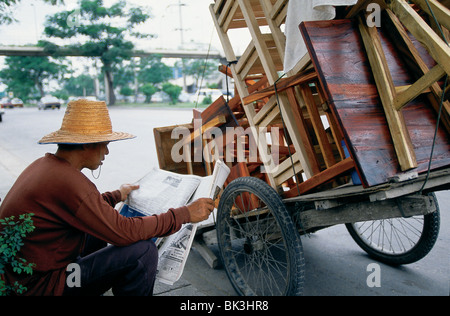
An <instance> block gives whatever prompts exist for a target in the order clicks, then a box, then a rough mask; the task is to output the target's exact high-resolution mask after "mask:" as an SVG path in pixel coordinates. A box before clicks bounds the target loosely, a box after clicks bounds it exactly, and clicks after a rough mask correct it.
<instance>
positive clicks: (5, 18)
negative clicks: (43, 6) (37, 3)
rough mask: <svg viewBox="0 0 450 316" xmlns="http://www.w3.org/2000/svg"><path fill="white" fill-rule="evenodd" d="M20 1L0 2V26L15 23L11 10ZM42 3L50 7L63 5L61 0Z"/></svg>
mask: <svg viewBox="0 0 450 316" xmlns="http://www.w3.org/2000/svg"><path fill="white" fill-rule="evenodd" d="M19 2H20V0H0V24H11V23H13V22H16V19H15V18H14V16H13V12H12V9H13V7H14V6H15V5H16V4H18V3H19ZM44 2H47V3H50V4H52V5H56V4H59V3H60V4H64V1H63V0H59V1H58V0H44Z"/></svg>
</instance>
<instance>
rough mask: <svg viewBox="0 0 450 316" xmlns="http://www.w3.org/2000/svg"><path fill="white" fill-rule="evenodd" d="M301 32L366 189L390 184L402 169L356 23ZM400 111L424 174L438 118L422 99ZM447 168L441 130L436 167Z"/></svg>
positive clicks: (448, 155) (400, 69) (393, 63)
mask: <svg viewBox="0 0 450 316" xmlns="http://www.w3.org/2000/svg"><path fill="white" fill-rule="evenodd" d="M300 30H301V32H302V35H303V38H304V40H305V42H306V44H307V46H308V50H309V53H310V56H311V58H312V60H313V63H314V66H315V68H316V71H317V72H318V74H319V78H320V82H321V84H322V86H323V88H324V90H325V92H326V93H327V96H328V98H329V101H330V105H331V108H332V111H333V114H334V115H335V116H336V119H337V121H338V122H339V123H340V125H341V128H342V131H343V133H344V136H345V140H346V143H347V146H348V147H349V150H350V153H351V155H352V158H353V159H354V161H355V162H356V165H357V171H358V174H359V175H360V177H361V180H362V182H363V184H364V185H365V186H373V185H377V184H381V183H385V182H387V181H388V179H389V178H390V177H393V176H394V175H396V174H398V173H400V172H401V170H400V166H399V164H398V161H397V157H396V154H395V150H394V147H393V143H392V139H391V136H390V133H389V128H388V125H387V121H386V118H385V114H384V110H383V106H382V104H381V100H380V99H379V96H378V91H377V88H376V85H375V82H374V79H373V76H372V73H371V68H370V64H369V61H368V59H367V56H366V53H365V49H364V46H363V43H362V39H361V37H360V34H359V30H358V26H357V24H356V22H355V21H351V20H333V21H315V22H304V23H302V24H301V25H300ZM379 32H380V36H381V40H382V44H383V48H384V52H385V55H386V60H387V61H388V65H389V68H390V70H391V73H392V77H393V81H394V84H395V85H396V86H401V85H406V84H411V83H412V82H413V79H412V77H411V76H410V74H409V73H408V71H407V67H406V65H405V64H404V61H403V58H402V57H401V56H400V55H399V54H398V52H397V51H396V50H395V48H394V47H393V45H391V42H390V39H389V37H388V32H387V31H384V30H383V29H381V28H379ZM402 112H403V115H404V117H405V121H406V122H407V127H408V130H409V132H410V136H411V140H412V143H413V146H414V150H415V153H416V157H417V161H418V164H419V166H418V168H417V169H416V170H417V171H418V172H419V173H421V172H425V171H427V170H428V162H429V157H430V153H431V146H432V143H433V136H434V131H435V125H436V117H437V114H436V113H435V111H434V110H433V109H432V108H431V106H430V105H429V104H428V101H427V100H426V99H425V98H424V97H419V98H417V99H416V100H414V101H413V102H412V103H410V104H409V105H408V106H406V107H405V108H404V109H403V110H402ZM444 166H450V141H449V135H448V134H447V132H446V131H445V130H444V129H443V128H440V129H439V133H438V137H437V142H436V146H435V154H434V158H433V164H432V168H433V169H436V168H440V167H444Z"/></svg>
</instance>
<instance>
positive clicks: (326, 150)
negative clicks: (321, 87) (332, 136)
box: [300, 85, 336, 168]
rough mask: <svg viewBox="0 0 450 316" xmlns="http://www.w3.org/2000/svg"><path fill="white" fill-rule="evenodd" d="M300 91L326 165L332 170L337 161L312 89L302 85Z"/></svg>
mask: <svg viewBox="0 0 450 316" xmlns="http://www.w3.org/2000/svg"><path fill="white" fill-rule="evenodd" d="M300 90H301V93H302V95H303V100H304V101H305V104H306V108H307V109H308V113H309V117H310V119H311V122H312V125H313V128H314V131H315V134H316V137H317V141H318V142H319V146H320V150H321V153H322V156H323V159H324V160H325V165H326V167H327V168H330V167H331V166H333V165H334V164H335V163H336V160H335V159H334V155H333V150H332V149H331V145H330V142H329V141H328V137H327V135H326V133H325V128H324V127H323V123H322V119H321V117H320V114H319V110H318V109H317V106H316V104H315V102H314V97H313V95H312V92H311V89H310V88H309V86H308V85H301V87H300Z"/></svg>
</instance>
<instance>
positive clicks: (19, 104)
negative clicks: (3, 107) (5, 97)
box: [11, 98, 23, 108]
mask: <svg viewBox="0 0 450 316" xmlns="http://www.w3.org/2000/svg"><path fill="white" fill-rule="evenodd" d="M11 104H12V106H13V107H15V108H23V101H22V100H20V99H19V98H14V99H12V100H11Z"/></svg>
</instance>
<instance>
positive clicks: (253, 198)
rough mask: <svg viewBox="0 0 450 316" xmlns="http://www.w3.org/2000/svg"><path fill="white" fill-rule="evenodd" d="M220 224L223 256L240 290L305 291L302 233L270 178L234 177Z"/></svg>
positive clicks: (224, 196)
mask: <svg viewBox="0 0 450 316" xmlns="http://www.w3.org/2000/svg"><path fill="white" fill-rule="evenodd" d="M216 228H217V238H218V244H219V250H220V256H221V259H222V262H223V264H224V266H225V269H226V272H227V275H228V277H229V279H230V282H231V283H232V285H233V287H234V288H235V290H236V291H237V292H238V293H239V294H240V295H246V296H253V295H258V296H280V295H301V294H302V291H303V282H304V266H305V263H304V258H303V248H302V243H301V239H300V234H299V233H298V232H297V231H296V229H295V226H294V224H293V222H292V220H291V218H290V216H289V214H288V212H287V210H286V208H285V206H284V204H283V201H282V200H281V198H280V196H279V195H278V194H277V193H276V192H275V190H274V189H273V188H271V187H270V186H269V185H268V184H267V183H265V182H264V181H261V180H259V179H257V178H253V177H245V178H238V179H236V180H234V181H233V182H231V183H230V184H229V185H228V186H227V187H226V189H225V190H224V192H223V194H222V196H221V199H220V204H219V208H218V215H217V225H216Z"/></svg>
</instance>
